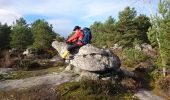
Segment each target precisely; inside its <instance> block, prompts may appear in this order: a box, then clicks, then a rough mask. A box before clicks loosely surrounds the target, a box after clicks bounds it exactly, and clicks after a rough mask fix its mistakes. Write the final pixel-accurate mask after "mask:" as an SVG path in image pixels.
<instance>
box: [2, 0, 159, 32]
mask: <svg viewBox="0 0 170 100" xmlns="http://www.w3.org/2000/svg"><path fill="white" fill-rule="evenodd" d="M134 1H136V0H18V1H17V0H0V9H1V10H0V21H1V22H3V23H4V22H8V23H10V24H11V23H12V22H13V21H14V20H15V18H19V17H21V16H22V17H27V18H28V16H30V15H40V16H45V18H46V17H47V18H48V19H45V20H48V21H50V23H51V24H53V26H54V29H55V30H56V31H57V32H59V33H63V34H65V33H67V32H69V31H70V30H71V28H72V27H74V25H80V24H81V25H83V24H84V23H85V25H90V24H92V23H93V22H94V21H103V20H105V18H106V17H108V16H110V15H111V16H113V17H114V18H115V17H117V15H118V12H119V11H121V10H123V8H124V7H126V6H135V7H136V8H138V9H137V10H138V12H142V13H145V10H143V6H142V7H141V5H142V4H139V3H136V4H133V2H134ZM139 1H140V0H139ZM141 1H142V0H141ZM157 1H158V0H157ZM26 20H27V19H26ZM34 20H35V19H34Z"/></svg>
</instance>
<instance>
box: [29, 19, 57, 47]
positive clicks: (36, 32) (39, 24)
mask: <svg viewBox="0 0 170 100" xmlns="http://www.w3.org/2000/svg"><path fill="white" fill-rule="evenodd" d="M32 33H33V36H34V43H33V47H35V48H38V49H48V48H50V47H51V42H52V41H53V39H55V38H56V36H57V34H56V33H55V32H54V31H53V30H52V25H49V24H48V22H46V21H45V20H40V19H39V20H36V21H35V22H34V23H33V24H32Z"/></svg>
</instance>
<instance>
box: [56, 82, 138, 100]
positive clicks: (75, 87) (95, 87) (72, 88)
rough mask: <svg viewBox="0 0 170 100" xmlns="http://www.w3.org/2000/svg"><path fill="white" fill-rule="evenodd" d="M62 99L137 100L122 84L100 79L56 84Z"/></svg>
mask: <svg viewBox="0 0 170 100" xmlns="http://www.w3.org/2000/svg"><path fill="white" fill-rule="evenodd" d="M57 91H58V92H59V93H60V94H61V99H62V100H138V99H137V98H135V97H133V93H132V92H130V91H128V90H127V88H125V87H124V86H123V85H122V84H115V83H114V82H112V81H102V80H81V81H80V82H67V83H64V84H61V85H59V86H57Z"/></svg>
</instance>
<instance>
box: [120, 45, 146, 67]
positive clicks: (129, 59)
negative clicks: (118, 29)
mask: <svg viewBox="0 0 170 100" xmlns="http://www.w3.org/2000/svg"><path fill="white" fill-rule="evenodd" d="M122 58H123V64H125V65H127V66H128V67H134V66H135V65H137V64H139V63H140V62H144V61H146V60H147V59H148V58H149V57H148V56H147V55H146V54H144V53H143V52H141V51H138V50H135V49H131V48H125V49H124V50H123V53H122Z"/></svg>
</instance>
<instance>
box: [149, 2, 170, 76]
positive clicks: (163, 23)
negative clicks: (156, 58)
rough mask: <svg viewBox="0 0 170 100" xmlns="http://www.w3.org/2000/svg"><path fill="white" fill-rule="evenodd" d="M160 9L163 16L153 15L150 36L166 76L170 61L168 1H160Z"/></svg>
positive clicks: (169, 11) (169, 9)
mask: <svg viewBox="0 0 170 100" xmlns="http://www.w3.org/2000/svg"><path fill="white" fill-rule="evenodd" d="M158 8H159V9H158V12H159V14H160V15H161V16H157V15H152V20H151V22H152V27H151V28H150V29H149V32H148V36H149V39H150V40H151V42H154V44H156V46H157V48H158V50H159V53H160V58H161V65H162V68H163V76H165V74H166V67H167V66H168V64H169V62H168V61H169V60H170V57H169V53H170V46H169V43H170V39H169V38H170V32H169V29H170V4H169V3H168V1H167V0H160V2H159V5H158Z"/></svg>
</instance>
